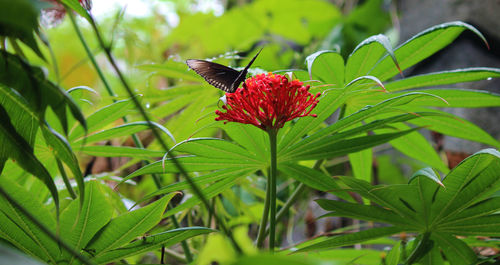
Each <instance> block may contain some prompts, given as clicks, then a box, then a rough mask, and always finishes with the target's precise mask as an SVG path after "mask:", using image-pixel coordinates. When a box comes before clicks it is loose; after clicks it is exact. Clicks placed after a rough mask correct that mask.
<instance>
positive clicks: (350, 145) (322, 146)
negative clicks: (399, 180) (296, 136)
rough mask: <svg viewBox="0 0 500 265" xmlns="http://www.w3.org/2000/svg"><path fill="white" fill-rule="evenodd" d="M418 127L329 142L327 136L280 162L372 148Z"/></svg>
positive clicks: (331, 156) (313, 158) (330, 155)
mask: <svg viewBox="0 0 500 265" xmlns="http://www.w3.org/2000/svg"><path fill="white" fill-rule="evenodd" d="M417 129H419V128H415V129H410V130H405V131H401V132H395V133H385V134H378V135H368V136H361V137H355V138H351V139H346V140H340V141H333V142H329V141H328V140H329V137H326V138H325V140H324V141H321V142H320V143H316V144H315V145H313V146H310V148H309V149H307V150H301V151H300V152H296V153H293V154H290V155H288V156H287V157H286V158H284V159H283V160H281V161H280V162H285V161H293V160H315V159H326V158H333V157H338V156H343V155H347V154H350V153H354V152H359V151H361V150H364V149H367V148H371V147H374V146H377V145H380V144H383V143H387V142H389V141H391V140H394V139H396V138H399V137H401V136H404V135H407V134H409V133H411V132H414V131H415V130H417Z"/></svg>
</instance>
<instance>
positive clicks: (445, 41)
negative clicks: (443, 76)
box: [368, 21, 486, 81]
mask: <svg viewBox="0 0 500 265" xmlns="http://www.w3.org/2000/svg"><path fill="white" fill-rule="evenodd" d="M466 29H468V30H470V31H472V32H473V33H475V34H476V35H477V36H479V38H481V39H482V40H483V41H484V42H486V39H485V38H484V36H483V35H482V34H481V33H480V32H479V31H478V30H477V29H476V28H474V27H473V26H471V25H469V24H466V23H463V22H459V21H455V22H448V23H443V24H440V25H437V26H434V27H432V28H429V29H426V30H424V31H422V32H420V33H419V34H417V35H415V36H414V37H412V38H411V39H409V40H408V41H406V42H405V43H403V44H402V45H401V46H399V47H398V48H396V50H395V51H394V54H395V56H396V58H397V60H398V62H399V65H400V67H401V70H405V69H407V68H409V67H411V66H413V65H415V64H417V63H419V62H421V61H422V60H424V59H425V58H427V57H429V56H431V55H432V54H434V53H436V52H437V51H439V50H441V49H442V48H444V47H446V46H448V45H449V44H450V43H452V42H453V41H454V40H455V39H456V38H457V37H458V35H460V33H462V32H463V31H464V30H466ZM397 73H398V69H397V67H395V66H394V62H393V61H392V58H390V56H385V58H383V59H382V60H381V61H380V62H379V63H378V64H377V65H376V66H375V67H374V68H373V70H372V71H370V72H369V73H368V74H369V75H373V76H376V77H378V78H379V79H380V80H381V81H385V80H387V79H389V78H391V77H393V76H395V75H396V74H397Z"/></svg>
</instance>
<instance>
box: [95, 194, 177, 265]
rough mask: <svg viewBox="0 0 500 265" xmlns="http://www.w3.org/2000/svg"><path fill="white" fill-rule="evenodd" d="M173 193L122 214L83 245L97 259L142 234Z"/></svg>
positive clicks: (150, 225)
mask: <svg viewBox="0 0 500 265" xmlns="http://www.w3.org/2000/svg"><path fill="white" fill-rule="evenodd" d="M174 195H175V194H169V195H166V196H164V197H163V198H161V199H159V200H158V201H156V202H154V203H152V204H150V205H148V206H146V207H143V208H140V209H138V210H135V211H132V212H128V213H125V214H122V215H120V216H118V217H116V218H113V219H111V221H110V222H109V223H108V224H107V225H106V226H104V227H103V228H102V229H101V230H99V232H98V233H97V234H96V235H95V236H94V237H93V238H92V239H91V241H90V242H89V243H88V244H87V245H86V246H85V249H87V250H88V251H89V252H91V253H93V254H94V255H93V259H98V258H100V257H101V256H103V255H104V254H106V252H109V251H111V250H114V249H117V248H119V247H121V246H123V245H125V244H127V243H128V242H130V241H132V240H133V239H135V238H136V237H138V236H141V235H143V234H144V233H146V232H147V231H149V230H150V229H151V228H153V227H154V226H155V225H157V224H158V223H159V222H160V220H161V219H162V214H163V212H164V211H165V208H166V207H167V204H168V202H169V201H170V200H171V199H172V197H173V196H174Z"/></svg>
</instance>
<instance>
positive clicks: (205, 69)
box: [186, 49, 262, 93]
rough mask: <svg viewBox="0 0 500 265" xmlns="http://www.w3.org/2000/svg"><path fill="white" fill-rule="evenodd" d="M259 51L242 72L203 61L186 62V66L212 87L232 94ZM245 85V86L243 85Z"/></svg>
mask: <svg viewBox="0 0 500 265" xmlns="http://www.w3.org/2000/svg"><path fill="white" fill-rule="evenodd" d="M261 51H262V49H260V51H259V52H258V53H257V54H256V55H255V56H254V57H253V59H252V60H251V61H250V62H249V63H248V65H247V66H246V67H245V69H243V70H242V71H236V70H234V69H232V68H229V67H227V66H224V65H222V64H218V63H212V62H208V61H204V60H194V59H191V60H187V61H186V64H187V65H188V66H189V68H191V69H193V70H194V71H195V72H196V73H197V74H199V75H201V76H202V77H203V78H205V80H206V81H207V82H208V83H209V84H210V85H212V86H214V87H216V88H218V89H221V90H224V91H226V92H229V93H233V92H234V91H236V89H238V87H239V86H240V84H241V82H243V80H245V78H246V76H247V71H248V68H250V66H251V65H252V63H253V62H254V61H255V59H256V58H257V56H258V55H259V53H260V52H261ZM243 85H245V84H243Z"/></svg>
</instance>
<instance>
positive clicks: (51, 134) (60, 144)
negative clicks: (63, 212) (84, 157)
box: [41, 124, 85, 200]
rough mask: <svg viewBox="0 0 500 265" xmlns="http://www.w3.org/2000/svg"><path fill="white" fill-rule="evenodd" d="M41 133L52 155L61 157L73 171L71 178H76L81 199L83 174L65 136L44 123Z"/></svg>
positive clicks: (82, 194) (83, 189)
mask: <svg viewBox="0 0 500 265" xmlns="http://www.w3.org/2000/svg"><path fill="white" fill-rule="evenodd" d="M41 129H42V134H43V136H44V139H45V143H46V144H47V146H49V147H50V148H52V150H53V154H54V156H56V157H57V158H59V159H61V160H62V161H63V162H64V163H65V164H66V165H67V166H68V167H69V168H70V170H71V173H73V178H74V179H75V180H76V183H77V185H78V189H79V191H80V200H83V196H84V194H85V186H84V184H83V174H82V171H81V170H80V165H79V164H78V159H77V158H76V155H75V153H73V150H72V149H71V146H70V145H69V143H68V141H67V140H66V138H64V137H63V136H62V135H60V134H59V133H58V132H56V131H54V130H53V129H52V128H50V127H48V126H47V125H46V124H42V125H41Z"/></svg>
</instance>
